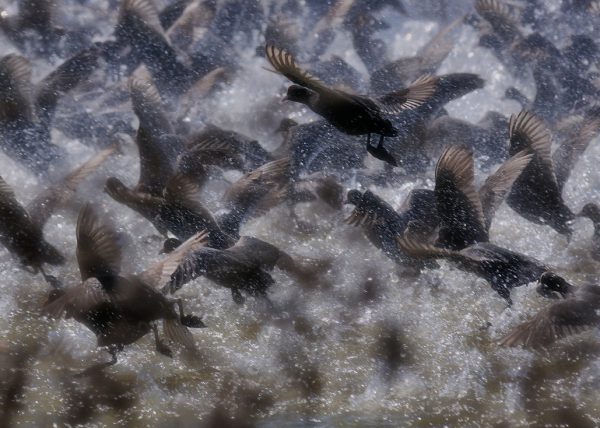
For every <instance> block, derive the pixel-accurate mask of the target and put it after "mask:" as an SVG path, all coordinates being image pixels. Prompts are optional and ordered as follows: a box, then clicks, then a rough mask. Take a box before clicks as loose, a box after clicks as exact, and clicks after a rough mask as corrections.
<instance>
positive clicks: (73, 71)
mask: <svg viewBox="0 0 600 428" xmlns="http://www.w3.org/2000/svg"><path fill="white" fill-rule="evenodd" d="M98 57H99V51H98V49H97V48H96V47H91V48H89V49H86V50H84V51H82V52H80V53H78V54H77V55H75V56H73V57H72V58H69V59H67V60H66V61H65V62H63V63H62V64H61V65H60V66H58V68H57V69H56V70H54V71H53V72H51V73H50V74H49V75H48V76H46V77H45V78H44V80H42V81H41V82H40V83H39V84H38V89H37V94H36V97H35V110H36V115H37V116H38V118H44V119H46V120H49V119H50V118H51V117H52V116H53V115H54V110H55V108H56V103H57V102H58V99H59V97H60V95H61V93H64V92H67V91H70V90H71V89H73V88H74V87H75V86H77V85H78V84H79V83H80V82H82V81H85V80H86V79H87V78H88V77H89V76H90V75H91V74H92V72H93V71H94V70H95V69H96V67H97V65H98Z"/></svg>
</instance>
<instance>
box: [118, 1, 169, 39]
mask: <svg viewBox="0 0 600 428" xmlns="http://www.w3.org/2000/svg"><path fill="white" fill-rule="evenodd" d="M119 13H120V18H119V21H121V20H123V19H124V18H125V17H128V16H132V17H135V18H136V19H139V20H140V21H141V22H143V23H144V24H145V25H147V26H148V27H149V28H151V29H153V30H154V31H156V32H157V33H158V34H161V35H162V36H163V37H164V38H165V39H166V38H167V36H166V34H165V32H164V29H163V27H162V25H161V23H160V18H159V14H158V9H157V8H156V5H155V4H154V2H153V1H152V0H124V1H123V3H121V9H120V11H119Z"/></svg>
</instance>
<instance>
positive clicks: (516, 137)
mask: <svg viewBox="0 0 600 428" xmlns="http://www.w3.org/2000/svg"><path fill="white" fill-rule="evenodd" d="M508 136H509V138H510V145H511V147H515V148H516V149H517V150H519V151H521V150H526V149H529V150H531V151H533V152H534V153H535V154H537V155H538V156H540V158H541V159H542V160H543V161H544V162H545V163H547V164H548V165H550V166H551V165H552V156H551V152H552V145H551V135H550V132H549V131H548V129H547V128H546V125H545V124H544V122H543V121H542V120H541V119H540V118H538V117H537V116H535V115H534V114H533V113H531V112H529V111H527V110H523V111H521V112H520V113H518V114H517V115H514V114H513V115H512V116H511V117H510V120H509V122H508Z"/></svg>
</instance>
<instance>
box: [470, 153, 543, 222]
mask: <svg viewBox="0 0 600 428" xmlns="http://www.w3.org/2000/svg"><path fill="white" fill-rule="evenodd" d="M532 158H533V154H531V153H528V152H527V151H526V150H522V151H520V152H519V153H517V154H516V155H514V156H512V157H511V158H510V159H508V160H507V161H506V162H504V163H503V164H502V165H501V166H500V167H499V168H498V169H497V170H496V172H494V173H493V174H491V175H490V176H489V177H488V178H487V179H486V180H485V183H484V184H483V186H481V188H480V189H479V198H480V200H481V205H482V207H483V213H484V216H485V224H486V229H489V228H490V225H491V223H492V219H493V217H494V213H495V212H496V210H497V209H498V207H499V206H500V204H501V203H502V201H503V200H504V197H505V196H506V194H507V193H508V192H509V191H510V189H511V187H512V185H513V183H514V182H515V180H516V179H517V178H519V175H521V173H522V172H523V170H524V169H525V168H526V167H527V165H529V162H531V159H532Z"/></svg>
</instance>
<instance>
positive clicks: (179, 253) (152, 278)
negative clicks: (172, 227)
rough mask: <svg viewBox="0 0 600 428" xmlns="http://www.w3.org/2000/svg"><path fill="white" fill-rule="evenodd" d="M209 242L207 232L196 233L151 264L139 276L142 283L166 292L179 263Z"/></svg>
mask: <svg viewBox="0 0 600 428" xmlns="http://www.w3.org/2000/svg"><path fill="white" fill-rule="evenodd" d="M209 242H210V236H209V233H208V231H206V230H203V231H201V232H198V233H196V234H195V235H194V236H192V237H191V238H189V239H188V240H187V241H185V242H183V243H182V244H181V245H179V246H178V247H177V248H176V249H175V250H174V251H173V252H171V253H169V255H167V256H166V257H165V258H164V259H162V260H160V261H159V262H157V263H153V264H152V266H150V267H149V268H148V269H146V270H145V271H144V272H142V273H141V274H140V277H141V278H142V280H143V281H144V283H146V284H148V285H149V286H151V287H153V288H156V289H160V290H162V291H163V292H164V291H166V290H167V289H166V288H165V287H167V285H168V284H169V283H170V282H171V276H172V275H173V273H174V272H175V271H176V270H177V268H178V267H179V265H180V264H181V262H182V261H183V260H184V259H185V258H186V257H187V256H188V255H189V254H190V253H192V252H194V251H196V250H197V249H198V248H201V247H205V246H206V245H207V244H208V243H209Z"/></svg>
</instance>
